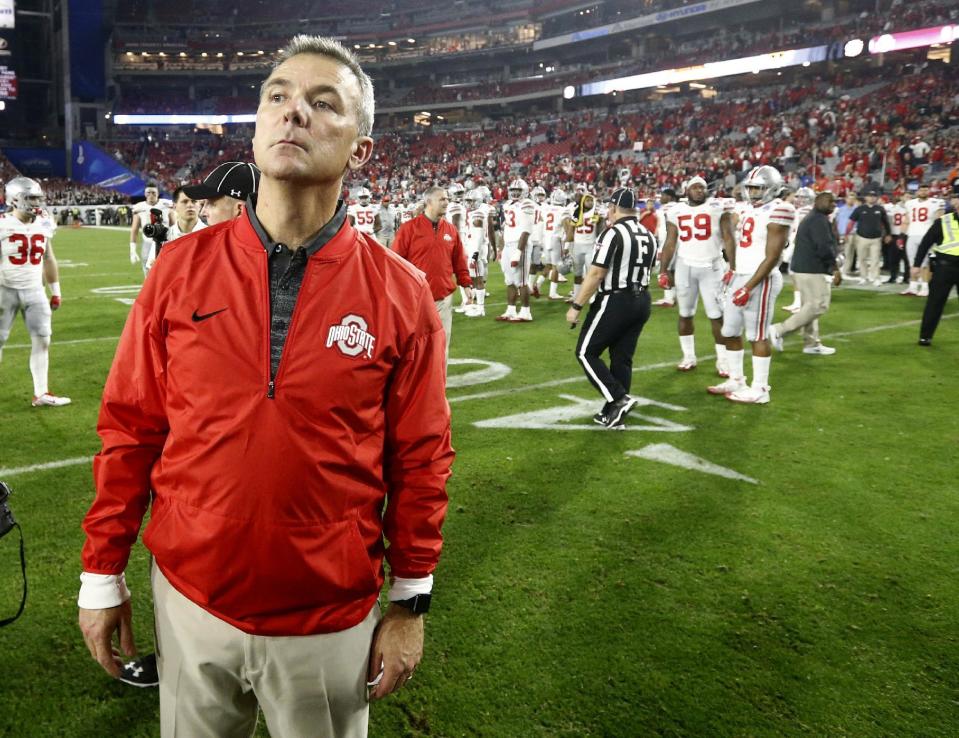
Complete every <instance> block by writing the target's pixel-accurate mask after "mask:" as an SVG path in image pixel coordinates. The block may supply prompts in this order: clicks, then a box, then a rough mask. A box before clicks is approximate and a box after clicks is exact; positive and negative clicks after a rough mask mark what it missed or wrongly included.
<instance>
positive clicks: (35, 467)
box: [0, 456, 93, 479]
mask: <svg viewBox="0 0 959 738" xmlns="http://www.w3.org/2000/svg"><path fill="white" fill-rule="evenodd" d="M91 461H93V457H92V456H76V457H74V458H72V459H61V460H60V461H48V462H46V463H45V464H31V465H30V466H15V467H13V468H11V469H0V479H4V478H6V477H13V476H16V475H17V474H29V473H30V472H35V471H46V470H47V469H60V468H62V467H64V466H79V465H81V464H89V463H90V462H91Z"/></svg>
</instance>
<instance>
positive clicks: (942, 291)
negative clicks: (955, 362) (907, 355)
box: [912, 193, 959, 346]
mask: <svg viewBox="0 0 959 738" xmlns="http://www.w3.org/2000/svg"><path fill="white" fill-rule="evenodd" d="M951 203H952V207H951V208H950V210H949V212H947V213H945V214H944V215H942V216H940V217H939V218H937V219H936V220H935V221H934V222H933V224H932V225H931V226H929V230H928V231H926V235H924V236H923V237H922V241H921V242H920V243H919V250H918V251H917V252H916V258H915V260H914V261H913V267H912V273H913V275H914V276H913V278H915V275H917V274H918V273H919V267H920V265H921V264H922V260H923V259H924V258H925V256H926V252H927V251H929V249H930V248H931V249H932V255H931V257H932V258H930V260H929V261H930V266H931V268H932V270H933V271H932V281H931V282H930V283H929V297H927V298H926V309H925V310H924V311H923V313H922V325H921V326H920V327H919V345H920V346H931V345H932V334H933V333H935V332H936V326H937V325H939V319H940V318H941V317H942V311H943V308H945V307H946V300H948V299H949V293H950V292H952V288H953V287H956V288H957V289H959V216H957V215H956V212H957V211H959V193H954V194H953V195H952V200H951Z"/></svg>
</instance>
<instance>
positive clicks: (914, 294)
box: [899, 287, 919, 297]
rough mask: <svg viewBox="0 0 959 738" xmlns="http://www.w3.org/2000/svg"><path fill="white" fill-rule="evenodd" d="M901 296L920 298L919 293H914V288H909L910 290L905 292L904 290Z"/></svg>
mask: <svg viewBox="0 0 959 738" xmlns="http://www.w3.org/2000/svg"><path fill="white" fill-rule="evenodd" d="M899 294H900V295H902V296H903V297H918V296H919V293H918V292H913V291H912V287H908V288H906V289H904V290H903V291H902V292H900V293H899Z"/></svg>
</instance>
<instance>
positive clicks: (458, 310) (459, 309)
mask: <svg viewBox="0 0 959 738" xmlns="http://www.w3.org/2000/svg"><path fill="white" fill-rule="evenodd" d="M467 310H469V305H457V306H456V307H455V308H453V312H454V313H465V312H466V311H467Z"/></svg>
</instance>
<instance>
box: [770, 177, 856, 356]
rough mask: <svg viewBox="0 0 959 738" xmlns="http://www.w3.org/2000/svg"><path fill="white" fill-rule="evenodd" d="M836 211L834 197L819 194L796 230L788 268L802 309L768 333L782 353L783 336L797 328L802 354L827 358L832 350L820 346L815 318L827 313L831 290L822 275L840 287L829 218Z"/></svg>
mask: <svg viewBox="0 0 959 738" xmlns="http://www.w3.org/2000/svg"><path fill="white" fill-rule="evenodd" d="M835 209H836V198H835V196H834V195H833V194H832V193H831V192H828V191H826V192H820V193H819V194H818V195H816V199H815V200H814V201H813V209H812V211H810V213H809V215H807V216H806V217H805V218H803V220H802V223H800V224H799V228H798V229H797V231H796V247H795V249H794V250H793V258H792V261H790V262H789V269H790V271H792V273H793V275H792V276H793V281H794V282H795V283H796V289H797V290H799V294H800V295H801V296H802V307H801V308H800V309H799V310H797V311H796V312H795V313H794V314H793V315H790V316H789V317H788V318H787V319H786V320H785V321H783V322H782V323H776V324H775V325H773V326H772V328H771V329H770V332H769V342H770V343H771V344H772V346H773V348H775V349H777V350H778V351H782V350H783V336H787V335H789V334H790V333H792V332H794V331H798V330H799V329H800V328H801V329H802V332H803V353H805V354H817V355H820V356H829V355H831V354H834V353H836V349H834V348H831V347H830V346H823V345H822V342H821V341H820V340H819V318H820V317H821V316H822V315H825V313H826V311H827V310H829V302H830V300H831V299H832V288H831V287H830V285H829V282H827V281H826V280H825V279H824V278H823V275H830V274H831V275H832V284H833V285H835V286H837V287H838V286H839V285H840V284H842V272H841V271H840V270H839V267H838V266H837V265H836V252H837V249H838V243H837V242H836V234H835V231H833V227H832V223H831V222H830V221H829V216H830V215H831V214H832V212H833V210H835Z"/></svg>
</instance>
